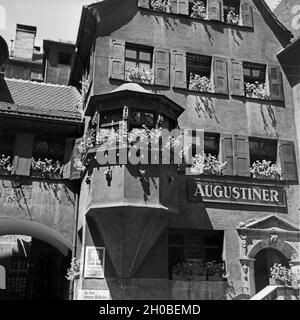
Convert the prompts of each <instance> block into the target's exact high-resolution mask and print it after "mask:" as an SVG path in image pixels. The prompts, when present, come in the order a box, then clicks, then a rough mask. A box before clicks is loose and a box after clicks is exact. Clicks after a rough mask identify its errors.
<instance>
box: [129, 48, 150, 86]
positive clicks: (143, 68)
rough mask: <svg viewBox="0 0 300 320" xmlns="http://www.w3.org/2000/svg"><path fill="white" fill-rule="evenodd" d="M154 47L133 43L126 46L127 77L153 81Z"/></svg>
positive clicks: (134, 79)
mask: <svg viewBox="0 0 300 320" xmlns="http://www.w3.org/2000/svg"><path fill="white" fill-rule="evenodd" d="M152 59H153V48H151V47H144V46H139V45H133V44H126V46H125V79H126V80H128V81H134V82H143V83H145V82H146V83H147V82H149V84H150V83H152V81H153V73H152Z"/></svg>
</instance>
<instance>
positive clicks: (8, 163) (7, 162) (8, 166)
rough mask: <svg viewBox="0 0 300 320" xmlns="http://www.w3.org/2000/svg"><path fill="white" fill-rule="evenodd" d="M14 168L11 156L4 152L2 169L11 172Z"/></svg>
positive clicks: (0, 159)
mask: <svg viewBox="0 0 300 320" xmlns="http://www.w3.org/2000/svg"><path fill="white" fill-rule="evenodd" d="M12 169H13V166H12V160H11V157H10V156H6V155H4V154H2V156H1V157H0V170H4V171H6V172H9V173H10V172H11V171H12Z"/></svg>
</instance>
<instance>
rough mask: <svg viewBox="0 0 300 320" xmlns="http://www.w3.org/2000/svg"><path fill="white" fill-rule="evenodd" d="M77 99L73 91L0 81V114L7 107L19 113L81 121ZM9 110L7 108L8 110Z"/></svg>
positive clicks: (36, 83) (49, 85)
mask: <svg viewBox="0 0 300 320" xmlns="http://www.w3.org/2000/svg"><path fill="white" fill-rule="evenodd" d="M80 101H81V95H80V93H79V92H78V90H77V89H76V88H75V87H71V86H62V85H54V84H48V83H40V82H32V81H24V80H17V79H0V105H1V106H2V107H1V108H0V111H1V110H2V111H3V109H4V108H6V109H7V106H8V105H11V106H12V108H11V110H14V112H18V107H16V106H19V107H20V108H19V109H20V112H21V113H27V112H26V109H27V110H28V113H29V114H34V113H36V114H43V115H46V116H50V117H59V118H69V119H70V118H72V119H73V118H74V119H80V118H81V112H80V110H81V102H80ZM8 109H9V108H8Z"/></svg>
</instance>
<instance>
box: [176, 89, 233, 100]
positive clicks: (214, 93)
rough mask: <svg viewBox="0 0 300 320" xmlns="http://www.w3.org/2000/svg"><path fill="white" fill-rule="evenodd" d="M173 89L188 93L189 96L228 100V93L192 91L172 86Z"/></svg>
mask: <svg viewBox="0 0 300 320" xmlns="http://www.w3.org/2000/svg"><path fill="white" fill-rule="evenodd" d="M173 88H174V89H176V90H180V91H185V92H188V93H189V94H195V95H203V96H220V97H228V98H229V93H223V92H209V91H198V90H192V89H189V88H179V87H174V86H173Z"/></svg>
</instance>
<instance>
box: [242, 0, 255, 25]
mask: <svg viewBox="0 0 300 320" xmlns="http://www.w3.org/2000/svg"><path fill="white" fill-rule="evenodd" d="M240 12H241V16H242V23H243V26H245V27H253V12H252V7H251V4H250V1H249V0H241V7H240Z"/></svg>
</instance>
